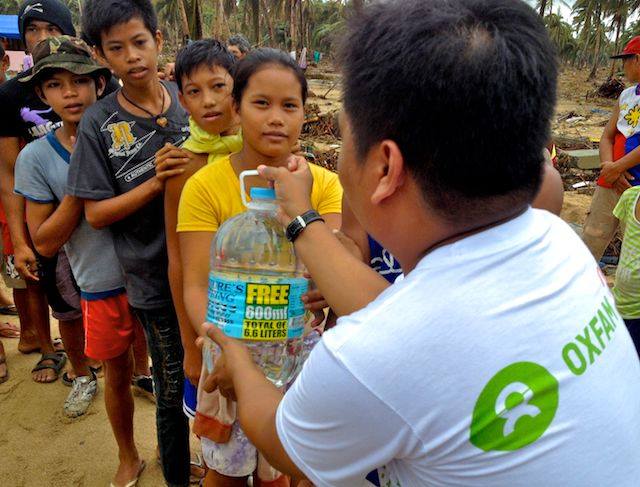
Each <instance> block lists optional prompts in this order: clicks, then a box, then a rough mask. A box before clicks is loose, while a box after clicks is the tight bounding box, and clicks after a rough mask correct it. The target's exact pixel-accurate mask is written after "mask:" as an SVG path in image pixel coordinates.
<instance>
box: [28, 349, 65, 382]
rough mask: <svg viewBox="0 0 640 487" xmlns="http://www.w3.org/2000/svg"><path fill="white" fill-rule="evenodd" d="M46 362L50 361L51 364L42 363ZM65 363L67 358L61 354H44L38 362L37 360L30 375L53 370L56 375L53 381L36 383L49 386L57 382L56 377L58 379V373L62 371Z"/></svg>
mask: <svg viewBox="0 0 640 487" xmlns="http://www.w3.org/2000/svg"><path fill="white" fill-rule="evenodd" d="M47 360H50V361H51V362H53V363H52V364H45V363H43V362H46V361H47ZM66 362H67V356H66V355H65V354H64V353H62V352H56V353H45V354H43V355H42V357H41V358H40V360H38V363H37V364H36V366H35V367H34V368H33V369H31V373H32V374H33V373H34V372H38V371H39V370H53V371H54V372H55V373H56V376H55V378H54V379H53V380H51V381H46V382H38V383H39V384H51V383H52V382H55V381H57V380H58V377H60V371H61V370H62V368H63V367H64V364H65V363H66Z"/></svg>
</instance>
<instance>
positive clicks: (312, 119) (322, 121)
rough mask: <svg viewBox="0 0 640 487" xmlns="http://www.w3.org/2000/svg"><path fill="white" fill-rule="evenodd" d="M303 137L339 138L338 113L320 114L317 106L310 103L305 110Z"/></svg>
mask: <svg viewBox="0 0 640 487" xmlns="http://www.w3.org/2000/svg"><path fill="white" fill-rule="evenodd" d="M302 135H303V136H304V137H312V138H313V137H331V138H332V139H336V140H337V139H339V138H340V127H339V124H338V112H328V113H320V109H319V107H318V105H315V104H313V103H310V104H309V106H308V107H307V108H306V117H305V121H304V125H303V126H302Z"/></svg>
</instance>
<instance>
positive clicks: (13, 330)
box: [0, 321, 20, 338]
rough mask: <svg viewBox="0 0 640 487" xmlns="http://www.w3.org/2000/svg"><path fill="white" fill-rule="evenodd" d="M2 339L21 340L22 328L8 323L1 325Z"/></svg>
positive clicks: (0, 335) (0, 333) (0, 334)
mask: <svg viewBox="0 0 640 487" xmlns="http://www.w3.org/2000/svg"><path fill="white" fill-rule="evenodd" d="M0 337H2V338H20V327H19V326H17V325H14V324H13V323H9V322H8V321H5V322H3V323H0Z"/></svg>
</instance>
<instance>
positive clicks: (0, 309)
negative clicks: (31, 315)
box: [0, 304, 18, 316]
mask: <svg viewBox="0 0 640 487" xmlns="http://www.w3.org/2000/svg"><path fill="white" fill-rule="evenodd" d="M0 315H8V316H18V308H16V305H15V304H9V305H7V306H0Z"/></svg>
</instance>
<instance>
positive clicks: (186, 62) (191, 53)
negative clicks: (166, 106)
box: [175, 39, 236, 91]
mask: <svg viewBox="0 0 640 487" xmlns="http://www.w3.org/2000/svg"><path fill="white" fill-rule="evenodd" d="M235 60H236V58H235V57H233V54H231V53H230V52H229V51H228V50H227V47H226V46H225V45H224V44H222V43H221V42H220V41H218V40H217V39H202V40H200V41H195V42H192V43H190V44H189V45H187V46H185V47H183V48H182V49H181V50H180V52H178V56H177V57H176V67H175V75H176V83H177V84H178V88H179V89H180V91H182V78H183V77H184V76H187V77H188V76H189V75H190V74H191V73H193V72H194V71H195V70H196V69H198V68H199V67H200V66H207V67H209V68H213V67H214V66H220V67H222V68H224V69H226V70H227V71H228V72H229V74H231V72H232V70H233V66H234V64H235Z"/></svg>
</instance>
